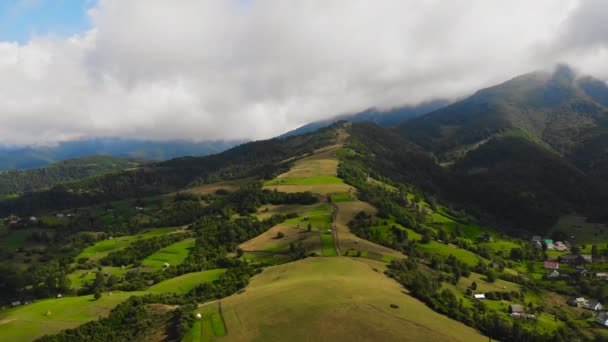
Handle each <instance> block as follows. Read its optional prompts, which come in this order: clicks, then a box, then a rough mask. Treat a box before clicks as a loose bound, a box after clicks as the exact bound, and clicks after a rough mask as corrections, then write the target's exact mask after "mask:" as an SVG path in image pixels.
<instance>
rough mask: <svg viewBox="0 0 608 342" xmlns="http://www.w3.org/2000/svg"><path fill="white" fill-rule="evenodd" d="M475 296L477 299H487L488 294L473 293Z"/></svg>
mask: <svg viewBox="0 0 608 342" xmlns="http://www.w3.org/2000/svg"><path fill="white" fill-rule="evenodd" d="M473 297H475V299H480V300H481V299H486V295H485V294H484V293H476V294H474V295H473Z"/></svg>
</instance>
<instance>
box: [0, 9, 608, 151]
mask: <svg viewBox="0 0 608 342" xmlns="http://www.w3.org/2000/svg"><path fill="white" fill-rule="evenodd" d="M89 15H90V16H91V19H92V22H93V29H92V30H90V31H88V32H83V33H81V34H79V35H75V36H73V37H70V38H68V39H65V38H59V37H55V36H53V35H46V36H39V37H33V38H32V39H31V40H30V41H29V42H28V43H27V44H21V45H20V44H17V43H11V42H0V75H1V76H2V77H0V143H5V144H31V143H37V144H42V143H48V142H54V141H58V140H65V139H74V138H79V137H91V136H127V137H135V138H148V139H176V138H177V139H193V140H206V139H233V138H252V139H260V138H268V137H271V136H274V135H277V134H280V133H283V132H285V131H287V130H289V129H292V128H294V127H296V126H299V125H301V124H305V123H307V122H310V121H313V120H317V119H322V118H326V117H328V116H333V115H336V114H340V113H346V112H355V111H360V110H363V109H366V108H368V107H371V106H378V107H393V106H398V105H403V104H412V103H417V102H420V101H425V100H429V99H432V98H438V97H441V98H454V97H459V96H464V95H467V94H469V93H471V92H473V91H475V90H477V89H479V88H481V87H484V86H488V85H492V84H494V83H497V82H500V81H503V80H505V79H508V78H511V77H513V76H516V75H517V74H521V73H524V72H528V71H532V70H535V69H539V68H550V67H551V66H552V65H553V64H554V63H556V62H562V61H564V62H568V63H571V64H572V65H574V66H575V67H577V68H578V69H580V70H581V71H583V72H585V73H589V74H592V75H595V76H597V77H600V78H604V79H607V78H608V64H607V63H606V60H608V59H607V57H608V32H607V31H608V26H607V25H606V21H605V20H603V19H604V18H607V17H608V3H607V2H605V1H602V0H590V1H585V2H580V3H579V2H578V1H576V0H559V1H557V0H538V1H527V0H526V1H523V0H516V1H509V2H490V1H485V0H458V1H449V2H446V1H424V2H421V1H413V0H412V1H406V0H396V1H384V0H383V1H367V0H360V1H357V0H333V1H326V0H319V1H313V0H311V1H283V0H276V1H255V0H247V1H245V0H238V1H237V0H233V1H199V0H180V1H162V0H129V1H123V0H102V1H100V2H99V4H98V5H97V7H95V8H94V9H92V10H91V11H90V13H89Z"/></svg>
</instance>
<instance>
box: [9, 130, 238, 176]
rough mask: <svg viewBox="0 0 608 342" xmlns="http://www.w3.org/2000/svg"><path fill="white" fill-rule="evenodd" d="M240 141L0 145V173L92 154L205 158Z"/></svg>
mask: <svg viewBox="0 0 608 342" xmlns="http://www.w3.org/2000/svg"><path fill="white" fill-rule="evenodd" d="M243 142H244V141H243V140H229V141H221V140H217V141H202V142H190V141H151V140H134V139H121V138H97V139H87V140H74V141H63V142H59V143H58V144H57V145H54V146H27V147H9V146H0V171H3V170H13V169H27V168H35V167H41V166H45V165H49V164H51V163H54V162H57V161H61V160H65V159H71V158H79V157H83V156H93V155H107V156H114V157H122V158H138V159H146V160H167V159H172V158H176V157H183V156H205V155H209V154H213V153H218V152H222V151H225V150H227V149H229V148H231V147H234V146H236V145H239V144H241V143H243Z"/></svg>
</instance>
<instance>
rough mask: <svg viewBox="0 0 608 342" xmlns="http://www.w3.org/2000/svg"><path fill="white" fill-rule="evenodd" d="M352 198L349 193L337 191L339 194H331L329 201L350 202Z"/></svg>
mask: <svg viewBox="0 0 608 342" xmlns="http://www.w3.org/2000/svg"><path fill="white" fill-rule="evenodd" d="M352 200H353V198H352V197H351V196H350V195H349V194H345V193H339V194H333V195H331V201H332V202H333V203H338V202H350V201H352Z"/></svg>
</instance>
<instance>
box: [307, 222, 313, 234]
mask: <svg viewBox="0 0 608 342" xmlns="http://www.w3.org/2000/svg"><path fill="white" fill-rule="evenodd" d="M306 230H308V231H309V232H312V224H311V223H309V224H308V226H306Z"/></svg>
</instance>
